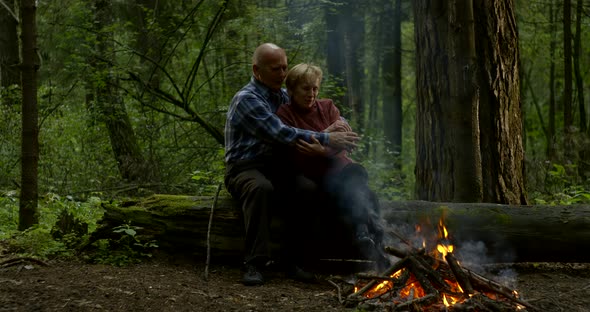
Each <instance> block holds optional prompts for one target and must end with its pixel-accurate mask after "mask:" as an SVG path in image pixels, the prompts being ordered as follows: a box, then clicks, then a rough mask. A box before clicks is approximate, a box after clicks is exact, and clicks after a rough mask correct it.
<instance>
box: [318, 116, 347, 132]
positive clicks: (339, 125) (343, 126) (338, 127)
mask: <svg viewBox="0 0 590 312" xmlns="http://www.w3.org/2000/svg"><path fill="white" fill-rule="evenodd" d="M349 131H352V128H351V127H350V125H349V124H348V123H347V122H346V121H344V120H342V119H338V120H336V121H334V123H332V124H331V125H330V126H328V128H326V129H324V132H349Z"/></svg>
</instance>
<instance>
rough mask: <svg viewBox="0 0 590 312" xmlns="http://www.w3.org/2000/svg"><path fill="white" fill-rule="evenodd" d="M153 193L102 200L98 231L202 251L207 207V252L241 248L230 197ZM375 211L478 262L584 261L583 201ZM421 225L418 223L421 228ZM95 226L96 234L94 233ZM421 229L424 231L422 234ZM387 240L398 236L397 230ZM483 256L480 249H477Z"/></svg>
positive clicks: (400, 229) (420, 204) (586, 226)
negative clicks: (444, 232) (132, 230)
mask: <svg viewBox="0 0 590 312" xmlns="http://www.w3.org/2000/svg"><path fill="white" fill-rule="evenodd" d="M214 199H215V198H214V197H212V196H180V195H154V196H151V197H148V198H145V199H141V200H138V201H134V202H126V203H124V204H123V205H120V206H116V205H110V204H104V205H103V207H104V208H105V214H104V217H103V219H102V221H101V226H100V230H99V231H97V233H98V234H97V235H99V236H100V235H104V234H105V233H109V232H112V231H110V229H112V228H113V227H116V226H119V225H121V224H126V223H127V224H131V225H133V226H138V227H141V228H142V230H141V231H139V234H141V235H148V236H150V237H153V238H155V239H156V240H158V241H159V242H160V246H161V247H162V248H165V249H173V250H176V251H183V252H190V253H193V254H205V251H206V248H207V245H208V243H207V232H208V226H209V219H210V213H211V208H212V206H213V204H214V202H215V203H216V205H215V209H214V214H213V219H212V224H211V230H210V241H209V247H210V248H211V255H212V257H225V256H231V257H233V256H238V257H239V256H240V255H241V254H242V251H243V240H242V239H243V233H244V230H243V223H242V220H241V216H240V213H239V209H238V207H237V205H236V202H235V201H234V200H233V199H232V198H231V197H230V196H228V195H227V194H225V195H222V196H220V197H219V198H218V199H217V200H216V201H215V200H214ZM381 210H382V217H383V220H384V222H385V224H386V226H387V228H388V230H389V231H390V233H392V232H394V233H395V234H398V235H399V236H402V237H405V238H407V240H413V239H414V237H415V236H416V235H417V234H416V233H415V225H418V224H420V225H421V227H422V229H424V228H433V229H435V230H436V227H437V223H438V221H439V220H440V218H441V216H443V215H444V224H445V226H446V228H447V229H448V232H449V233H450V239H451V241H452V242H453V244H455V245H457V246H458V248H457V250H458V252H460V250H461V247H462V246H464V247H465V248H467V246H468V245H469V246H470V247H469V249H470V250H472V249H473V248H472V247H473V246H480V249H481V255H480V256H481V257H482V258H483V261H484V262H525V261H526V262H590V254H589V253H588V252H587V249H588V248H589V247H590V206H588V205H569V206H547V205H543V206H511V205H499V204H482V203H473V204H472V203H436V202H425V201H384V202H382V203H381ZM426 232H427V231H424V233H426ZM101 233H102V234H101ZM424 235H426V234H424ZM391 237H392V238H393V240H392V241H391V243H392V244H399V243H401V242H400V240H399V239H398V238H397V237H396V235H392V236H391ZM484 256H485V257H484Z"/></svg>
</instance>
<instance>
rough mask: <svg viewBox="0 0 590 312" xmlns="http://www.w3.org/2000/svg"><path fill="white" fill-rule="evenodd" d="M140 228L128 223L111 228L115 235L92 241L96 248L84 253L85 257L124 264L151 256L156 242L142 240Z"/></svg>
mask: <svg viewBox="0 0 590 312" xmlns="http://www.w3.org/2000/svg"><path fill="white" fill-rule="evenodd" d="M142 229H143V228H142V227H138V226H132V225H130V224H123V225H120V226H117V227H115V228H113V229H112V232H113V233H114V235H115V237H114V238H111V239H100V240H97V241H96V242H94V243H93V245H94V246H95V247H96V250H94V251H93V252H92V253H91V254H89V255H86V258H87V259H88V260H89V261H92V262H94V263H100V264H110V265H116V266H124V265H129V264H133V263H139V262H141V260H142V259H145V258H149V257H151V256H152V251H153V250H154V249H156V248H158V244H157V242H156V241H154V240H149V241H143V240H142V239H141V238H140V235H139V233H140V232H141V230H142Z"/></svg>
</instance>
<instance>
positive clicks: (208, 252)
mask: <svg viewBox="0 0 590 312" xmlns="http://www.w3.org/2000/svg"><path fill="white" fill-rule="evenodd" d="M220 191H221V183H219V184H218V185H217V192H216V193H215V199H214V200H213V205H211V212H210V213H209V226H208V227H207V260H206V261H205V280H208V279H209V263H210V262H211V225H212V224H213V213H214V212H215V206H217V200H218V199H219V192H220Z"/></svg>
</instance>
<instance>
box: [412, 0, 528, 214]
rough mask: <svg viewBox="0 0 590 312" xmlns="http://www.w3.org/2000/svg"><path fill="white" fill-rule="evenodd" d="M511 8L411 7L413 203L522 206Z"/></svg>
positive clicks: (480, 4) (490, 0) (493, 4)
mask: <svg viewBox="0 0 590 312" xmlns="http://www.w3.org/2000/svg"><path fill="white" fill-rule="evenodd" d="M471 4H473V5H475V7H471ZM512 5H513V4H511V3H505V2H501V1H494V0H487V1H474V2H465V1H451V2H449V3H448V5H445V3H439V2H437V1H428V0H423V1H415V2H414V18H415V21H416V22H415V40H416V51H417V56H416V66H417V68H416V80H417V82H416V86H417V90H418V91H417V102H418V105H417V106H418V108H417V113H416V118H417V121H416V196H417V198H418V199H423V200H429V201H454V202H495V203H507V204H524V203H526V201H527V200H526V191H525V188H524V149H523V143H522V114H521V108H520V93H519V74H518V73H519V65H518V37H517V33H516V25H515V18H514V12H513V8H512ZM474 14H477V15H474ZM474 17H475V20H478V21H482V22H481V23H478V24H477V25H476V26H475V28H474V23H473V18H474ZM476 38H477V40H475V39H476Z"/></svg>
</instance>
